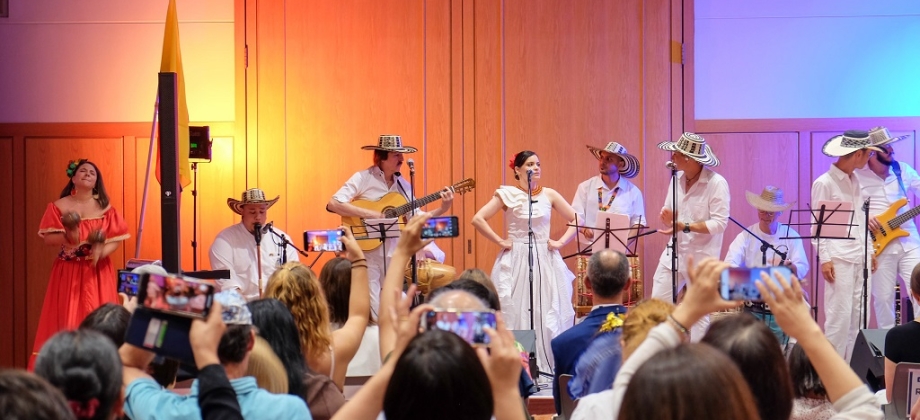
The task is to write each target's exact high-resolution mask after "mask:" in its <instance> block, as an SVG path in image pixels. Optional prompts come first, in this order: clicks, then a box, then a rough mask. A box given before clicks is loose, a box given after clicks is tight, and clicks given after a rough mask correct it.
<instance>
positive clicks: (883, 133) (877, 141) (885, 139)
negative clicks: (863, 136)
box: [869, 127, 910, 146]
mask: <svg viewBox="0 0 920 420" xmlns="http://www.w3.org/2000/svg"><path fill="white" fill-rule="evenodd" d="M908 137H910V136H909V135H903V136H898V137H891V133H890V132H889V131H888V129H887V128H885V127H875V128H873V129H871V130H869V140H870V141H872V145H873V146H884V145H886V144H891V143H894V142H896V141H901V140H904V139H906V138H908Z"/></svg>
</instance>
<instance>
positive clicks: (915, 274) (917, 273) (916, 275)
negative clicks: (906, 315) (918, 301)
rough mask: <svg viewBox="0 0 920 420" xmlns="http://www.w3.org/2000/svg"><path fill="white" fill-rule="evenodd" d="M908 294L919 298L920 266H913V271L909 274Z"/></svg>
mask: <svg viewBox="0 0 920 420" xmlns="http://www.w3.org/2000/svg"><path fill="white" fill-rule="evenodd" d="M910 292H911V293H913V294H914V295H915V296H920V264H917V265H915V266H914V271H912V272H911V273H910Z"/></svg>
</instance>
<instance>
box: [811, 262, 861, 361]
mask: <svg viewBox="0 0 920 420" xmlns="http://www.w3.org/2000/svg"><path fill="white" fill-rule="evenodd" d="M833 264H834V277H835V278H836V280H835V281H834V282H833V283H831V282H828V281H825V283H824V335H825V336H827V340H828V341H830V342H831V344H832V345H833V346H834V349H836V350H837V354H839V355H840V357H843V359H844V360H846V361H847V362H849V361H850V356H851V355H852V354H853V346H854V345H855V344H856V336H857V335H858V334H859V326H860V325H859V322H860V319H859V316H860V312H861V310H862V299H861V298H862V269H863V264H862V263H851V262H844V261H839V260H833ZM819 269H820V268H819Z"/></svg>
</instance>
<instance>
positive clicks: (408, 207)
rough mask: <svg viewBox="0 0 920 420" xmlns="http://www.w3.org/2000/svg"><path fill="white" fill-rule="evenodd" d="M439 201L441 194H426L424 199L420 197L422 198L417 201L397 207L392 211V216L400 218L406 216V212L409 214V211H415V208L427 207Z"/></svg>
mask: <svg viewBox="0 0 920 420" xmlns="http://www.w3.org/2000/svg"><path fill="white" fill-rule="evenodd" d="M440 199H441V193H440V192H436V193H432V194H428V195H426V196H424V197H422V198H418V199H416V200H414V201H410V202H408V203H406V204H403V205H401V206H399V207H397V208H395V209H393V213H394V214H393V215H394V216H397V217H398V216H402V215H404V214H406V213H408V212H410V211H412V210H415V209H417V208H419V207H422V206H425V205H428V204H430V203H433V202H435V201H438V200H440Z"/></svg>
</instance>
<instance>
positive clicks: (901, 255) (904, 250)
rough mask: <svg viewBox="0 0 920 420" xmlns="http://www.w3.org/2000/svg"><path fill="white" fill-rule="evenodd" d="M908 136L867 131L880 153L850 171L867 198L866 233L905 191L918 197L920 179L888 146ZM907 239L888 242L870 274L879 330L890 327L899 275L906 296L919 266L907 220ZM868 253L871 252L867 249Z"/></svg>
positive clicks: (919, 251) (919, 248) (916, 241)
mask: <svg viewBox="0 0 920 420" xmlns="http://www.w3.org/2000/svg"><path fill="white" fill-rule="evenodd" d="M907 137H908V136H899V137H891V134H890V133H889V132H888V129H887V128H885V127H877V128H874V129H872V130H871V131H869V138H870V139H871V140H872V143H873V144H874V145H875V146H877V147H879V148H880V149H881V150H882V151H877V152H875V153H874V154H873V155H872V156H871V157H869V162H868V165H866V167H865V168H863V169H857V170H855V171H854V173H855V174H856V177H857V178H859V185H860V187H862V195H863V197H868V198H869V216H871V219H869V230H871V231H873V232H879V229H880V228H881V225H880V223H879V220H878V219H877V218H876V217H875V216H878V215H879V214H881V213H883V212H884V211H886V210H888V209H889V208H890V207H891V205H892V204H894V203H895V202H896V201H898V200H900V199H902V198H905V197H907V192H908V191H913V192H914V195H915V196H920V176H918V175H917V171H916V170H914V168H912V167H910V165H908V164H907V163H904V162H898V161H896V160H895V159H894V148H892V147H891V144H892V143H894V142H896V141H899V140H903V139H905V138H907ZM911 207H913V206H911V205H910V204H908V205H906V206H904V207H902V208H901V209H900V210H899V211H898V213H903V212H904V211H906V210H908V209H909V208H911ZM899 227H900V228H901V229H904V231H906V232H907V233H908V236H903V237H901V238H898V239H895V240H893V241H891V242H890V243H889V244H888V245H887V246H886V247H885V248H884V249H883V250H882V253H881V254H879V255H878V269H877V270H876V271H875V272H874V273H872V297H873V298H874V299H873V300H874V304H873V307H874V309H875V316H876V322H877V323H878V327H879V328H883V329H887V328H891V327H894V325H895V322H894V321H895V319H894V295H895V293H894V288H895V284H896V282H897V280H898V275H899V274H900V276H901V279H902V281H903V283H901V284H905V283H906V285H905V286H902V287H901V293H902V296H903V295H904V294H906V295H907V296H910V293H909V290H910V273H911V270H913V269H914V266H916V265H917V264H918V263H920V238H918V237H917V226H916V225H915V224H914V221H913V219H908V220H907V221H906V222H904V223H903V224H901V225H900V226H899ZM870 252H872V251H871V250H870ZM911 302H912V303H913V309H914V316H916V315H917V309H918V307H917V302H915V301H914V300H913V299H911ZM911 320H913V318H912V317H907V316H906V315H905V316H902V317H901V322H902V323H907V322H909V321H911Z"/></svg>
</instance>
